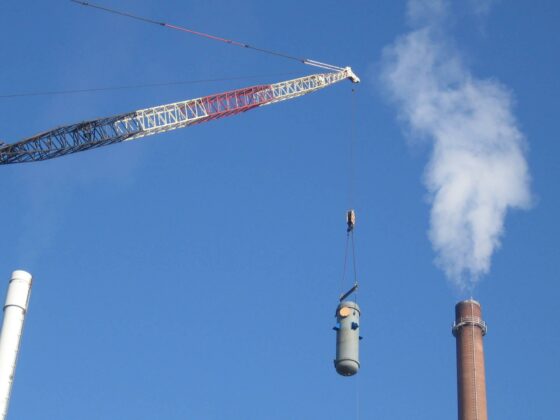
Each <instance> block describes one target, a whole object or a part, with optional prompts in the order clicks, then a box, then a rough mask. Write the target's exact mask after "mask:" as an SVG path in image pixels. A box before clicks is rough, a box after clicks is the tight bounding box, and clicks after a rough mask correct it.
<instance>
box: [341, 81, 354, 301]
mask: <svg viewBox="0 0 560 420" xmlns="http://www.w3.org/2000/svg"><path fill="white" fill-rule="evenodd" d="M351 114H352V119H351V128H350V145H349V149H350V151H349V169H348V201H349V204H350V206H352V204H353V201H354V148H355V137H356V115H355V114H356V96H355V90H354V89H352V105H351ZM355 226H356V212H355V211H354V209H353V208H350V209H349V210H348V211H347V212H346V247H345V251H344V268H343V274H342V280H341V289H342V292H343V294H342V295H341V300H342V299H344V298H346V297H348V296H349V295H350V294H354V298H355V300H356V301H357V296H358V293H357V289H358V272H357V268H356V246H355V241H354V228H355ZM349 251H351V258H352V273H353V280H354V284H353V287H352V288H351V289H350V290H349V292H346V293H344V287H345V281H346V272H347V266H348V256H349Z"/></svg>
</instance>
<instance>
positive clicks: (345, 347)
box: [334, 301, 360, 376]
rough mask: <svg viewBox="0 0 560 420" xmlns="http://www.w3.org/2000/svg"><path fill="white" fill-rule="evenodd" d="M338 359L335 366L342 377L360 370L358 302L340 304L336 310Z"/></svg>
mask: <svg viewBox="0 0 560 420" xmlns="http://www.w3.org/2000/svg"><path fill="white" fill-rule="evenodd" d="M336 321H337V326H336V327H335V330H336V359H335V361H334V366H335V368H336V371H337V372H338V373H339V374H340V375H342V376H352V375H355V374H356V373H357V372H358V370H359V369H360V354H359V353H360V352H359V351H360V307H359V306H358V304H357V303H356V302H352V301H344V302H340V304H339V305H338V307H337V308H336Z"/></svg>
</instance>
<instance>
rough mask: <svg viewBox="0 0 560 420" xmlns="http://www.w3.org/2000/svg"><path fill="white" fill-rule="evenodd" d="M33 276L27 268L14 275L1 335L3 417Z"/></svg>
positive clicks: (0, 404)
mask: <svg viewBox="0 0 560 420" xmlns="http://www.w3.org/2000/svg"><path fill="white" fill-rule="evenodd" d="M31 284H32V277H31V274H29V273H28V272H26V271H22V270H16V271H14V272H13V274H12V278H11V280H10V285H9V286H8V294H7V296H6V304H5V305H4V322H3V323H2V332H1V335H0V419H1V420H4V419H5V418H6V416H7V414H8V404H9V402H10V392H11V389H12V383H13V380H14V374H15V370H16V362H17V357H18V352H19V345H20V342H21V334H22V332H23V323H24V321H25V314H26V312H27V306H28V304H29V296H30V295H31Z"/></svg>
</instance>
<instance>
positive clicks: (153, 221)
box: [0, 0, 560, 420]
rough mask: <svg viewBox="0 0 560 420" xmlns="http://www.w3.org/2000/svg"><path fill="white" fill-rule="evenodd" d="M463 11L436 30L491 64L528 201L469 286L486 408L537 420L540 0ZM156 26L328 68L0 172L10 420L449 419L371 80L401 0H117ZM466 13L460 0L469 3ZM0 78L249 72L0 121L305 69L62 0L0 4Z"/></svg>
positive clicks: (450, 370) (541, 241) (542, 158)
mask: <svg viewBox="0 0 560 420" xmlns="http://www.w3.org/2000/svg"><path fill="white" fill-rule="evenodd" d="M481 3H482V2H476V1H471V2H465V5H464V7H455V8H454V9H452V10H451V12H450V15H449V16H448V17H447V20H446V23H445V36H446V38H447V40H448V41H449V42H450V43H452V44H453V45H454V48H455V49H456V51H457V52H458V54H460V56H461V57H462V59H463V61H464V63H465V66H466V67H467V68H468V69H469V71H470V72H471V73H472V74H473V75H474V76H476V77H477V78H479V79H482V80H493V81H499V83H501V84H502V85H503V86H505V87H507V89H508V91H509V92H510V94H511V95H512V98H513V101H514V108H513V112H514V114H515V117H516V120H517V124H518V127H519V129H520V130H521V132H523V134H524V135H525V137H526V140H527V144H528V147H527V159H528V164H529V168H530V173H531V177H532V182H531V189H532V194H533V206H532V208H531V209H530V210H529V211H521V210H515V211H512V212H508V214H507V217H506V220H505V234H504V236H503V238H502V245H501V247H500V248H499V249H498V250H497V251H496V252H495V254H494V255H493V259H492V267H491V270H490V273H489V274H488V275H485V276H483V278H482V279H481V281H480V282H479V284H478V286H477V287H476V289H475V291H474V297H475V298H477V299H479V300H480V301H481V303H482V305H483V311H484V317H485V319H486V321H487V322H488V324H489V332H488V335H487V336H486V338H485V350H486V369H487V387H488V400H489V415H490V417H491V418H494V419H508V420H514V419H519V420H526V419H535V420H536V419H552V418H555V416H557V412H558V409H557V404H556V395H557V381H556V378H558V376H559V375H560V366H559V365H558V350H557V349H558V347H559V345H560V331H559V329H558V327H556V324H555V319H556V312H557V305H558V301H559V299H560V287H559V285H558V280H559V276H560V263H559V261H558V255H559V246H558V242H557V240H556V238H558V237H559V236H560V228H559V225H558V223H557V215H558V214H559V211H560V200H559V194H558V184H557V180H558V179H559V177H560V165H559V162H560V160H559V159H558V154H559V152H560V146H559V145H558V142H557V141H556V138H555V137H556V129H555V122H554V121H556V119H557V118H556V112H557V110H558V109H559V108H560V107H559V105H560V104H559V103H558V101H559V99H558V98H560V92H559V90H560V85H559V83H558V80H557V75H558V74H559V71H558V70H559V67H560V66H559V62H558V57H557V54H556V51H557V49H558V41H559V35H558V32H557V31H556V23H557V21H558V17H559V14H560V9H559V7H558V5H557V4H556V2H552V1H542V2H539V3H538V5H532V4H530V3H529V2H521V1H508V2H506V1H493V2H491V3H492V4H491V7H490V8H489V10H488V11H487V12H486V13H474V12H473V10H474V9H475V8H476V7H475V6H476V5H477V4H478V5H480V4H481ZM103 4H105V5H109V6H114V7H118V8H122V9H124V10H128V11H131V12H134V13H137V14H140V15H146V16H149V17H152V18H154V19H156V20H163V21H168V22H172V23H176V24H179V25H185V26H188V27H192V28H194V29H198V30H202V31H207V32H210V33H215V34H217V35H221V36H224V37H229V38H233V39H237V40H240V41H245V42H247V43H250V44H253V45H256V46H262V47H264V48H270V49H275V50H280V51H286V52H288V53H291V54H294V55H301V56H304V57H310V58H313V59H316V60H320V61H325V62H329V63H333V64H336V65H342V66H344V65H351V66H352V67H353V69H354V70H355V71H356V73H357V74H358V75H359V76H360V77H361V78H362V84H361V85H360V86H358V87H357V89H356V94H355V96H356V114H355V117H356V159H355V194H354V198H353V200H352V201H353V202H352V203H349V197H348V172H349V158H348V156H349V138H350V133H351V119H352V113H351V108H352V106H351V104H352V98H351V96H352V94H351V89H352V88H353V87H354V86H353V85H351V84H350V83H349V82H344V83H341V84H337V85H336V86H333V87H331V88H328V89H325V90H323V91H320V92H317V93H315V94H312V95H307V96H305V97H303V98H299V99H295V100H293V101H288V102H285V103H280V104H276V105H272V106H270V107H264V108H262V109H257V110H255V111H252V112H249V113H246V114H244V115H241V116H237V117H233V118H229V119H224V120H220V121H215V122H211V123H208V124H202V125H199V126H194V127H191V128H187V129H183V130H178V131H175V132H172V133H168V134H163V135H159V136H154V137H150V138H146V139H142V140H140V141H136V142H131V143H128V144H124V145H116V146H111V147H107V148H102V149H98V150H94V151H89V152H87V153H81V154H76V155H73V156H69V157H64V158H61V159H55V160H52V161H48V162H43V163H37V164H28V165H12V166H6V167H2V168H0V169H1V177H2V182H1V183H0V188H1V190H0V194H1V196H2V197H3V198H2V205H1V207H0V209H1V216H2V220H4V227H3V238H4V240H3V241H1V242H0V255H1V258H0V268H1V270H0V273H3V274H2V275H3V277H4V279H5V280H6V282H7V281H8V279H9V276H10V273H11V271H12V270H14V269H18V268H22V269H26V270H28V271H30V272H31V273H33V274H34V277H35V283H34V288H33V294H32V298H31V304H30V311H29V314H28V318H27V323H26V329H25V334H24V338H23V343H22V351H21V355H20V359H19V365H18V368H17V372H16V379H15V385H14V388H13V396H12V401H11V407H10V418H14V419H21V420H26V419H33V420H40V419H83V420H88V419H117V418H119V419H120V418H130V419H154V418H163V419H185V418H189V419H335V418H341V417H343V416H344V417H350V418H354V417H357V414H358V413H357V412H359V416H360V417H359V418H362V419H392V420H397V419H427V420H435V419H438V420H439V419H442V420H443V419H450V418H454V417H455V415H456V414H455V413H456V386H455V380H456V379H455V343H454V339H453V337H452V335H451V323H452V321H453V308H454V304H455V303H456V301H457V300H458V299H461V298H464V297H468V296H466V295H465V293H461V292H459V291H457V289H456V288H455V287H454V286H453V285H452V283H451V282H449V281H448V280H447V279H446V277H445V275H444V273H443V272H442V271H441V270H440V269H439V268H438V267H437V266H436V265H435V264H434V259H435V253H434V251H433V250H432V245H431V243H430V240H429V238H428V230H429V215H430V203H429V199H428V195H427V192H426V190H425V187H424V185H423V174H424V168H425V166H426V163H427V161H428V159H429V157H430V152H431V149H430V145H429V143H427V142H416V141H414V140H413V139H412V138H411V136H412V134H411V132H410V130H409V128H408V127H407V125H406V124H405V123H404V122H403V121H402V119H399V118H398V116H397V114H398V110H397V108H396V107H395V106H394V104H393V103H392V102H391V100H390V99H389V98H388V97H387V96H388V95H387V92H386V89H385V88H386V87H385V86H383V82H382V81H380V74H381V72H382V68H383V63H382V51H383V49H384V48H386V47H387V46H389V45H392V44H393V43H394V42H395V40H396V39H397V38H398V37H399V36H402V35H403V34H406V33H408V32H409V31H410V30H411V27H410V26H408V24H407V19H406V2H404V1H403V2H401V1H399V2H379V1H368V2H366V1H363V2H359V1H356V2H353V1H352V2H347V3H344V4H342V3H341V2H334V1H321V2H318V1H308V2H296V1H291V0H285V1H282V2H257V1H244V2H225V1H208V0H206V1H193V2H183V1H178V0H176V1H175V0H174V1H165V2H161V1H160V2H156V1H147V0H142V1H138V0H137V1H131V0H129V1H118V2H117V1H115V2H104V3H103ZM467 4H468V5H467ZM0 28H1V29H0V31H1V33H2V38H3V40H4V42H3V43H2V47H1V50H0V51H1V52H2V61H1V64H0V95H5V94H11V93H20V92H22V93H25V92H36V91H46V90H67V89H81V88H90V87H105V86H120V85H134V84H143V83H158V82H171V81H185V80H199V79H213V78H228V77H238V76H256V75H257V76H259V75H260V77H252V78H250V79H247V80H233V81H224V82H216V83H202V84H192V85H180V86H172V87H159V88H144V89H135V90H122V91H112V92H110V93H90V94H75V95H61V96H41V97H27V98H17V99H0V110H1V112H2V119H1V123H0V138H1V139H2V140H4V141H7V142H12V141H17V140H19V139H22V138H24V137H27V136H30V135H33V134H35V133H37V132H40V131H44V130H46V129H49V128H52V127H55V126H58V125H63V124H67V123H72V122H76V121H80V120H85V119H91V118H95V117H101V116H108V115H112V114H116V113H122V112H127V111H130V110H134V109H140V108H144V107H148V106H153V105H158V104H163V103H167V102H172V101H178V100H182V99H187V98H195V97H199V96H203V95H206V94H211V93H216V92H221V91H225V90H231V89H235V88H238V87H243V86H247V85H252V84H258V83H272V82H276V81H280V80H285V79H289V78H292V77H296V75H299V74H301V75H304V74H309V73H310V72H311V71H312V69H310V68H307V67H304V66H302V65H298V64H297V63H293V62H290V61H285V60H282V59H278V58H275V57H270V56H265V55H260V54H258V53H254V52H251V51H247V50H242V49H236V48H233V47H229V46H227V45H222V44H219V43H213V42H211V41H207V40H204V39H199V38H196V37H189V36H187V35H184V34H181V33H176V32H173V31H169V30H165V29H162V28H158V27H156V26H151V25H145V24H142V23H138V22H135V21H129V20H126V19H122V18H118V17H115V16H111V15H107V14H103V13H100V12H96V11H93V10H88V9H86V8H83V7H78V6H75V5H73V4H71V3H70V2H67V1H52V2H40V3H39V2H37V3H29V2H17V1H6V2H3V3H2V5H1V6H0ZM350 205H352V206H354V207H355V208H356V211H357V219H358V225H357V230H356V241H357V242H356V246H357V257H358V275H359V279H360V282H361V288H360V292H359V297H358V299H359V303H360V306H361V307H362V335H364V336H365V339H364V340H363V341H362V354H361V361H362V369H361V372H360V373H359V375H357V376H356V377H353V378H342V377H340V376H338V375H337V374H336V373H335V371H334V368H333V365H332V359H333V357H334V338H335V337H334V332H333V331H332V330H331V327H332V326H333V324H334V316H333V315H334V310H335V308H336V304H337V297H338V295H339V293H340V278H341V273H342V266H343V258H344V245H345V224H344V213H345V211H346V209H347V208H348V207H349V206H350Z"/></svg>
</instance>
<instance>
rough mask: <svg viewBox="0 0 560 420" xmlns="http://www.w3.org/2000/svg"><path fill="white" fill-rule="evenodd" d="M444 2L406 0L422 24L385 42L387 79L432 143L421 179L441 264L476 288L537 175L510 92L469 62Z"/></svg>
mask: <svg viewBox="0 0 560 420" xmlns="http://www.w3.org/2000/svg"><path fill="white" fill-rule="evenodd" d="M477 3H480V0H477ZM446 6H447V3H445V2H444V1H443V0H431V1H429V0H411V1H409V3H408V14H409V16H408V17H409V20H410V22H411V23H412V24H413V25H416V29H415V30H413V31H412V32H410V33H408V34H406V35H404V36H402V37H400V38H398V39H397V40H396V41H395V42H394V44H392V45H390V46H389V47H387V48H386V49H385V51H384V53H383V60H382V64H383V71H382V83H383V85H384V87H386V88H387V90H388V92H389V94H390V96H391V98H392V99H393V101H394V102H395V103H396V104H397V106H398V109H399V115H400V118H401V119H402V120H403V121H404V122H405V124H406V126H407V127H408V129H409V130H410V134H411V135H412V137H415V138H426V139H429V140H430V141H431V142H432V145H433V147H432V155H431V159H430V161H429V163H428V165H427V167H426V172H425V175H424V183H425V185H426V188H427V189H428V192H429V197H430V200H431V204H432V208H431V220H430V231H429V237H430V240H431V242H432V245H433V248H434V250H435V251H436V254H437V257H436V263H437V264H438V265H439V266H440V267H441V268H442V269H443V270H444V271H445V273H446V275H447V277H448V278H449V279H450V280H452V281H453V282H454V283H455V284H457V286H458V287H459V288H460V289H461V290H468V289H471V290H472V288H473V287H474V285H475V284H476V283H477V281H478V280H479V279H480V277H481V276H482V275H484V274H486V273H488V272H489V270H490V264H491V257H492V253H493V252H494V250H495V249H496V248H497V247H499V246H500V238H501V236H502V235H503V232H504V218H505V215H506V212H507V210H508V209H509V208H528V207H529V206H530V203H531V193H530V187H529V183H530V179H529V171H528V167H527V162H526V160H525V156H524V153H525V148H526V146H525V139H524V136H523V135H522V133H521V132H520V130H519V129H518V127H517V124H516V121H515V117H514V115H513V112H512V98H511V94H510V92H509V91H508V90H507V89H506V88H505V87H504V86H503V85H501V84H500V83H498V82H497V81H495V80H480V79H477V78H476V77H474V76H473V75H472V74H471V73H470V72H469V70H468V69H467V68H466V66H465V65H464V63H463V62H462V60H461V57H460V54H459V52H458V51H457V49H456V48H454V47H453V46H452V45H451V42H450V40H449V38H448V37H447V36H446V35H445V29H444V27H445V15H446V13H447V12H448V10H447V7H446ZM479 6H480V5H479Z"/></svg>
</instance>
